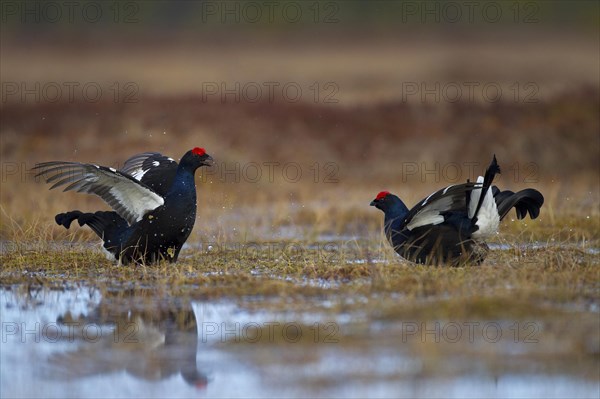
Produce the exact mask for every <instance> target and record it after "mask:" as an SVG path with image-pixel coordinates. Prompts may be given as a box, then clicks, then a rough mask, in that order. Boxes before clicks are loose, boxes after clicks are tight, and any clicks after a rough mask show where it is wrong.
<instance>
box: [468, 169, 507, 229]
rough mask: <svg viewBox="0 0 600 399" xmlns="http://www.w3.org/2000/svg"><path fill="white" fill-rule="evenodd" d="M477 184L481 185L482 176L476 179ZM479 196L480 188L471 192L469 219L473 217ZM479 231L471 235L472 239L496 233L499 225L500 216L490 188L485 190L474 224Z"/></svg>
mask: <svg viewBox="0 0 600 399" xmlns="http://www.w3.org/2000/svg"><path fill="white" fill-rule="evenodd" d="M477 183H479V184H482V183H483V176H479V177H478V178H477ZM480 196H481V188H476V189H474V190H473V191H471V199H470V202H469V218H471V219H472V218H473V217H474V216H475V209H476V208H477V204H478V203H479V197H480ZM475 224H476V225H477V227H479V229H478V230H477V231H476V232H474V233H473V237H474V238H485V237H489V236H491V235H493V234H496V233H497V232H498V226H499V225H500V214H499V213H498V207H497V206H496V201H495V200H494V195H493V194H492V189H491V187H490V188H489V189H488V190H487V192H486V194H485V198H484V199H483V203H482V204H481V208H480V209H479V213H478V214H477V222H476V223H475Z"/></svg>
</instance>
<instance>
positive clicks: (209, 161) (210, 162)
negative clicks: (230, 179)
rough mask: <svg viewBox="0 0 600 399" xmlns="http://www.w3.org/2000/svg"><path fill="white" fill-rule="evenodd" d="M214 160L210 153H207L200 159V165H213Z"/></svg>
mask: <svg viewBox="0 0 600 399" xmlns="http://www.w3.org/2000/svg"><path fill="white" fill-rule="evenodd" d="M214 164H215V161H214V160H213V159H212V157H211V156H210V155H207V156H206V158H205V159H204V160H203V161H202V165H206V166H213V165H214Z"/></svg>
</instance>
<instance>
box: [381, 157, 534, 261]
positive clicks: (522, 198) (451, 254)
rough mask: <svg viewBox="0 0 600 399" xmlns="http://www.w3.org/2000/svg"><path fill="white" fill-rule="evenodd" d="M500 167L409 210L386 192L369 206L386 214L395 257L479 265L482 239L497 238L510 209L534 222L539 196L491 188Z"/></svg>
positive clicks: (482, 256) (530, 191)
mask: <svg viewBox="0 0 600 399" xmlns="http://www.w3.org/2000/svg"><path fill="white" fill-rule="evenodd" d="M496 173H500V168H499V167H498V164H497V162H496V157H494V159H493V161H492V163H491V164H490V166H489V167H488V169H487V170H486V173H485V177H480V178H479V179H478V181H477V182H476V183H471V182H467V183H465V184H458V185H453V186H449V187H446V188H444V189H442V190H439V191H437V192H435V193H433V194H431V195H430V196H428V197H427V198H425V199H423V200H422V201H420V202H419V203H418V204H417V205H416V206H415V207H414V208H412V209H411V210H409V209H408V208H407V207H406V205H405V204H404V203H403V202H402V200H401V199H400V198H398V197H397V196H395V195H393V194H391V193H389V192H387V191H382V192H381V193H379V194H378V195H377V198H375V199H374V200H373V201H372V202H371V205H372V206H375V207H377V208H378V209H380V210H382V211H383V212H384V215H385V217H384V231H385V235H386V237H387V239H388V240H389V242H390V244H391V245H392V246H393V247H394V249H395V250H396V252H397V253H398V254H399V255H400V256H402V257H403V258H405V259H408V260H410V261H413V262H416V263H421V264H452V265H460V264H465V263H475V264H479V263H481V262H482V261H483V260H484V259H485V257H486V255H487V252H488V247H487V245H486V244H485V242H483V240H482V239H483V238H485V237H487V236H489V235H491V234H493V233H495V232H496V231H497V228H498V224H499V222H500V220H502V219H503V218H504V217H505V216H506V215H507V214H508V212H509V211H510V209H512V208H513V207H514V208H515V209H516V212H517V217H518V218H519V219H522V218H524V217H525V216H526V215H527V213H529V215H530V217H531V218H532V219H535V218H536V217H537V216H538V215H539V212H540V207H541V206H542V204H543V203H544V197H543V196H542V194H540V192H539V191H537V190H534V189H531V188H530V189H525V190H522V191H519V192H518V193H513V192H512V191H500V190H499V189H498V188H497V187H496V186H491V184H492V181H493V179H494V176H495V174H496Z"/></svg>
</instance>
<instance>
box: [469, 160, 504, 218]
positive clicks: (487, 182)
mask: <svg viewBox="0 0 600 399" xmlns="http://www.w3.org/2000/svg"><path fill="white" fill-rule="evenodd" d="M497 173H500V166H498V161H496V155H495V154H494V158H493V159H492V163H490V166H488V168H487V169H486V171H485V175H484V177H483V185H482V187H481V194H480V195H479V201H478V202H477V207H476V208H475V213H474V214H473V224H475V223H476V222H477V215H478V214H479V209H481V206H482V205H483V200H484V199H485V195H486V194H487V191H488V189H489V188H490V186H491V185H492V181H494V176H496V174H497Z"/></svg>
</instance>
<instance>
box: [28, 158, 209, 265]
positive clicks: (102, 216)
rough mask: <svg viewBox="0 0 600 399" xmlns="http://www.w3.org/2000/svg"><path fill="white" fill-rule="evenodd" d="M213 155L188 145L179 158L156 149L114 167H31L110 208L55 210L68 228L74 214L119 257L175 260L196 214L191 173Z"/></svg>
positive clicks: (58, 220) (124, 260) (68, 164)
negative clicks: (96, 198)
mask: <svg viewBox="0 0 600 399" xmlns="http://www.w3.org/2000/svg"><path fill="white" fill-rule="evenodd" d="M211 163H212V158H211V157H210V156H209V155H208V154H206V152H205V151H204V149H201V148H195V149H193V150H190V151H188V152H187V153H186V154H185V155H184V156H183V157H182V158H181V161H180V163H179V164H177V162H175V161H174V160H172V159H170V158H167V157H165V156H163V155H161V154H159V153H144V154H139V155H136V156H134V157H132V158H130V159H129V160H128V161H127V162H126V163H125V166H124V167H123V168H122V169H121V170H119V171H117V170H114V169H111V168H105V167H102V166H96V165H91V164H80V163H73V162H46V163H43V164H39V165H38V166H36V168H35V169H38V170H41V172H40V173H39V174H38V176H44V177H46V178H47V182H48V183H51V182H56V181H57V180H58V182H57V183H55V184H54V186H53V187H52V188H54V187H57V186H60V185H63V184H67V183H71V184H70V185H69V186H67V187H66V188H65V191H67V190H72V189H77V190H78V191H79V192H87V193H91V194H96V195H98V196H100V197H102V198H103V199H104V200H105V201H106V202H108V203H109V205H111V206H112V207H113V208H114V209H115V211H99V212H95V213H83V212H80V211H71V212H66V213H61V214H58V215H56V218H55V219H56V223H58V224H59V225H62V226H64V227H65V228H69V227H70V225H71V223H72V222H73V221H74V220H77V221H78V223H79V225H80V226H84V225H88V226H89V227H90V228H91V229H92V230H93V231H94V232H95V233H96V234H97V235H98V236H99V237H100V238H102V239H103V241H104V244H103V246H104V248H105V249H106V250H107V251H108V252H109V253H110V254H111V255H112V256H114V257H115V258H116V259H118V260H119V261H121V262H122V263H128V262H130V261H132V260H133V261H141V262H145V263H153V262H156V261H158V260H160V259H166V260H169V261H171V262H175V261H176V260H177V257H178V256H179V252H180V251H181V248H182V247H183V244H184V243H185V242H186V240H187V238H188V237H189V235H190V233H191V232H192V228H193V227H194V222H195V220H196V186H195V182H194V174H195V171H196V169H198V168H199V167H200V166H203V165H210V164H211Z"/></svg>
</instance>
